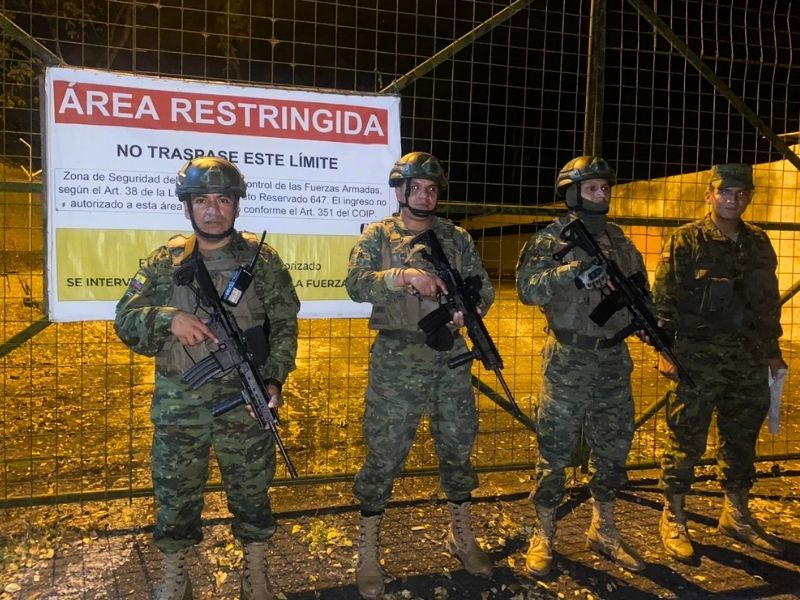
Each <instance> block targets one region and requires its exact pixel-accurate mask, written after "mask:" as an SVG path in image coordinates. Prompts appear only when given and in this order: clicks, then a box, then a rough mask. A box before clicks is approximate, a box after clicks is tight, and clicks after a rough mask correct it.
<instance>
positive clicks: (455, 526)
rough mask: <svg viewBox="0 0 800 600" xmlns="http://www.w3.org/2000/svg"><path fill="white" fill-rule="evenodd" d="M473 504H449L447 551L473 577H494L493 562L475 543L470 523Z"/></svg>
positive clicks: (467, 502)
mask: <svg viewBox="0 0 800 600" xmlns="http://www.w3.org/2000/svg"><path fill="white" fill-rule="evenodd" d="M471 504H472V503H471V502H469V501H466V502H459V503H455V502H448V503H447V508H448V510H449V511H450V530H449V531H448V532H447V549H448V550H449V551H450V554H452V555H453V556H455V557H456V558H458V559H459V560H460V561H461V563H462V564H463V565H464V568H465V569H466V570H467V573H470V574H471V575H480V576H481V577H491V576H492V561H491V560H489V557H488V556H487V554H486V552H484V551H483V550H481V547H480V546H478V542H477V541H475V533H474V532H473V531H472V524H471V523H470V516H469V508H470V506H471Z"/></svg>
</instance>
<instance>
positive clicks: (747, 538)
mask: <svg viewBox="0 0 800 600" xmlns="http://www.w3.org/2000/svg"><path fill="white" fill-rule="evenodd" d="M749 495H750V491H749V490H747V489H741V490H725V502H724V504H723V505H722V514H721V515H720V517H719V525H718V527H717V531H719V532H720V533H722V534H724V535H727V536H729V537H732V538H733V539H735V540H739V541H740V542H744V543H745V544H750V545H751V546H753V547H755V548H758V549H759V550H761V551H763V552H766V553H768V554H781V553H782V552H783V551H784V549H785V546H784V544H783V542H782V541H781V540H779V539H778V538H777V537H775V536H774V535H770V534H769V533H767V532H766V531H764V529H763V528H762V527H761V525H759V524H758V522H757V521H756V520H755V519H754V518H753V516H752V515H751V514H750V507H749V506H748V502H749Z"/></svg>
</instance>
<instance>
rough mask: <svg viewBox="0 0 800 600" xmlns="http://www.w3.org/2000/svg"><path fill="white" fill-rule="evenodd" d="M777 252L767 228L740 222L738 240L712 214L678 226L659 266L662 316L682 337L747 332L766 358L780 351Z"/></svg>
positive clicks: (719, 337) (721, 337)
mask: <svg viewBox="0 0 800 600" xmlns="http://www.w3.org/2000/svg"><path fill="white" fill-rule="evenodd" d="M777 264H778V261H777V258H776V256H775V251H774V250H773V248H772V244H771V243H770V241H769V238H768V237H767V234H766V233H764V231H763V230H761V229H759V228H758V227H756V226H754V225H750V224H748V223H745V222H744V221H743V222H742V227H741V229H740V230H739V236H738V238H737V240H736V241H734V240H732V239H730V238H729V237H727V236H726V235H725V234H723V233H722V232H721V231H720V230H719V229H718V228H717V226H716V225H715V224H714V222H713V221H712V220H711V216H710V215H707V216H706V217H705V218H703V219H700V220H699V221H695V222H693V223H689V224H687V225H683V226H682V227H679V228H678V229H676V230H675V231H674V232H673V233H672V235H671V236H670V238H669V240H667V242H666V244H665V245H664V250H663V252H662V254H661V259H660V261H659V263H658V267H657V268H656V278H655V282H654V284H653V299H654V301H655V304H656V308H657V311H658V316H659V318H661V319H663V320H665V321H666V323H667V328H668V330H669V331H670V332H671V333H677V334H678V335H679V336H680V337H685V338H689V339H692V338H695V339H706V340H708V339H714V340H716V341H719V342H720V343H726V340H730V341H731V343H741V342H740V341H739V342H737V340H736V339H735V338H747V339H748V340H749V341H750V342H751V344H753V345H754V346H756V347H758V348H759V349H760V350H761V352H762V353H763V356H764V357H766V358H768V359H769V358H777V357H780V348H779V346H778V338H779V337H780V336H781V333H782V330H781V323H780V316H781V307H780V299H779V294H778V280H777V277H776V275H775V269H776V268H777Z"/></svg>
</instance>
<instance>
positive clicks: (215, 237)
mask: <svg viewBox="0 0 800 600" xmlns="http://www.w3.org/2000/svg"><path fill="white" fill-rule="evenodd" d="M187 202H188V207H189V221H191V223H192V229H193V230H194V233H195V235H196V236H197V237H199V238H203V239H204V240H206V241H207V242H219V241H220V240H224V239H225V238H227V237H229V236H230V235H231V234H232V233H233V231H234V228H233V225H231V226H230V227H229V228H228V229H226V230H225V231H223V232H222V233H206V232H205V231H203V230H202V229H200V226H199V225H198V224H197V221H195V220H194V211H192V204H191V195H189V199H188V200H187ZM235 221H236V219H234V222H235Z"/></svg>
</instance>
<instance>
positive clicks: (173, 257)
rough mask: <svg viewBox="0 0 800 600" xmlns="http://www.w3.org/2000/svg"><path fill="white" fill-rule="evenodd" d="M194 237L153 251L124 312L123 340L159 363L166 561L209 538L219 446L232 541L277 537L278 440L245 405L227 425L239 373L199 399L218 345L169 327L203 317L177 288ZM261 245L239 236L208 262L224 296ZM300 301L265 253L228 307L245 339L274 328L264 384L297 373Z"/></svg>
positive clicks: (156, 405)
mask: <svg viewBox="0 0 800 600" xmlns="http://www.w3.org/2000/svg"><path fill="white" fill-rule="evenodd" d="M194 242H195V238H194V236H192V237H191V238H188V239H187V238H184V237H183V236H175V237H173V238H172V239H171V240H170V241H169V243H168V244H167V245H166V246H162V247H160V248H158V249H157V250H156V251H154V252H153V253H152V254H150V256H149V257H148V258H147V261H146V264H145V265H144V266H143V267H142V268H141V269H140V270H139V271H138V272H137V273H136V275H135V276H134V278H133V279H132V280H131V283H130V285H129V286H128V289H127V291H126V292H125V295H124V296H123V297H122V299H121V300H120V302H119V304H118V305H117V309H116V320H115V328H116V330H117V334H118V335H119V337H120V338H121V339H122V341H123V342H125V343H126V344H127V345H128V346H130V347H131V349H132V350H133V351H134V352H137V353H139V354H144V355H146V356H155V357H156V376H155V389H154V391H153V400H152V404H151V408H150V418H151V420H152V422H153V424H154V426H155V429H154V435H153V449H152V452H153V465H152V470H153V488H154V490H155V496H156V500H157V501H158V505H159V513H158V520H157V523H156V527H155V533H154V537H155V541H156V546H157V547H158V548H159V549H160V550H162V551H163V552H165V553H167V554H171V553H174V552H177V551H179V550H181V549H184V548H186V547H188V546H191V545H192V544H195V543H197V542H198V541H200V539H201V538H202V533H201V529H200V515H201V512H202V508H203V491H204V488H205V483H206V479H207V477H208V461H209V450H210V447H211V446H212V445H213V446H214V450H215V454H216V457H217V461H218V463H219V467H220V471H221V473H222V478H223V483H224V487H225V491H226V494H227V499H228V507H229V509H230V510H231V512H232V513H233V515H234V521H233V533H234V535H235V536H236V537H237V538H238V539H240V540H241V541H242V542H243V543H245V544H248V543H251V542H263V541H266V540H267V539H269V537H271V536H272V534H273V533H274V531H275V519H274V517H273V515H272V511H271V509H270V503H269V497H268V495H267V488H268V487H269V485H270V483H271V482H272V479H273V477H274V474H275V441H274V439H273V437H272V435H271V434H270V433H269V432H267V431H264V430H261V429H260V428H259V426H258V423H257V422H256V421H255V419H253V418H252V417H251V416H250V415H249V413H248V412H247V410H246V409H245V408H244V407H242V406H240V407H238V408H235V409H233V410H231V411H229V412H227V413H225V414H224V415H222V416H220V417H216V418H214V417H212V415H211V408H212V407H213V406H214V405H215V404H217V403H218V402H220V401H222V400H225V399H228V398H230V397H232V396H233V395H235V394H237V393H238V392H239V391H240V390H241V386H240V385H239V378H238V375H237V374H236V373H235V372H231V373H229V374H227V375H225V376H224V377H222V378H219V379H215V380H213V381H211V382H208V383H206V384H205V385H203V386H202V387H201V388H200V389H198V390H196V391H192V390H190V389H189V387H188V386H186V385H185V384H182V383H181V382H180V378H181V375H182V374H183V373H184V371H186V369H188V368H189V367H190V366H191V365H192V364H194V363H195V362H197V361H199V360H202V359H203V358H205V357H206V356H208V354H209V349H211V350H213V349H215V346H214V344H212V343H211V342H207V343H206V344H202V345H197V346H191V347H184V346H182V345H181V344H180V343H179V342H178V340H177V339H176V338H175V337H174V336H173V335H172V333H171V331H170V326H171V323H172V318H173V316H174V315H175V313H176V312H177V311H178V310H182V311H185V312H187V313H191V314H197V315H198V316H203V315H204V314H206V313H205V307H202V306H198V303H197V300H196V298H195V296H194V294H193V293H192V292H191V290H190V289H189V288H188V286H176V285H174V283H173V281H172V273H173V271H174V270H175V266H176V265H177V264H179V263H180V261H181V260H182V259H183V257H184V256H185V255H186V254H187V253H188V252H189V251H190V248H192V247H193V246H194ZM257 247H258V238H256V237H255V236H253V235H252V234H246V233H245V234H240V233H237V232H234V233H233V234H232V235H231V238H230V242H229V243H228V244H227V245H226V246H224V247H223V248H220V249H218V250H214V251H212V252H209V253H208V254H205V253H204V255H203V260H204V262H205V264H206V267H207V269H208V271H209V273H210V275H211V277H212V279H213V281H214V283H215V285H216V287H217V289H218V290H220V291H221V290H222V289H224V286H225V284H226V283H227V282H228V280H229V279H230V276H231V274H232V273H233V271H234V270H235V269H236V267H238V266H239V265H241V264H243V263H246V262H249V261H250V260H251V259H252V257H253V255H254V253H255V252H256V249H257ZM299 307H300V303H299V300H298V299H297V295H296V294H295V291H294V286H293V284H292V280H291V276H290V274H289V272H288V270H287V269H286V267H285V266H284V264H283V262H282V261H281V259H280V257H279V256H278V254H277V253H276V252H275V250H274V249H272V248H271V247H269V246H268V245H266V244H265V245H264V246H263V247H262V249H261V254H260V259H259V261H258V263H257V266H256V269H255V273H254V280H253V282H252V284H251V285H250V287H249V288H248V290H247V292H246V293H245V294H244V297H243V298H242V300H241V301H240V302H239V304H238V306H236V307H229V310H230V312H231V313H232V314H233V315H234V317H235V318H236V321H237V324H238V325H239V327H240V328H241V329H242V330H243V331H244V330H246V329H248V328H250V327H253V326H260V325H263V324H264V323H265V321H267V320H268V322H269V331H270V333H269V344H270V347H271V351H270V353H269V357H268V359H267V362H266V364H264V365H262V366H261V374H262V376H263V377H264V379H265V380H268V379H274V380H276V381H278V382H280V383H282V382H283V381H284V380H285V379H286V376H287V375H288V373H289V372H290V371H292V370H293V369H294V366H295V365H294V359H295V354H296V352H297V312H298V310H299Z"/></svg>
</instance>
